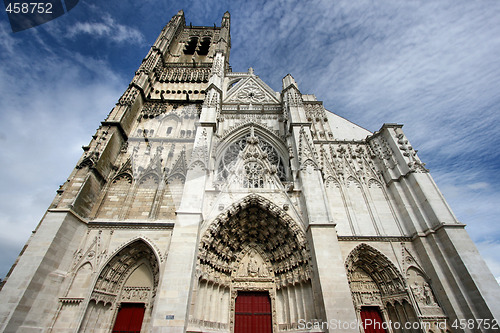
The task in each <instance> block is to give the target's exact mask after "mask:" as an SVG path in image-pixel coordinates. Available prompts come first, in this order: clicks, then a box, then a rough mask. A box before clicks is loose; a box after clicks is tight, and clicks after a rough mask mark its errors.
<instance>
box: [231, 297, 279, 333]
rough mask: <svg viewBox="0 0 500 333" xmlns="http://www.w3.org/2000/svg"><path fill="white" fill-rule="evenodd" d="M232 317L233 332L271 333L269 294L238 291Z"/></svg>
mask: <svg viewBox="0 0 500 333" xmlns="http://www.w3.org/2000/svg"><path fill="white" fill-rule="evenodd" d="M234 317H235V318H234V333H272V331H273V325H272V320H271V300H270V299H269V294H268V293H267V292H239V293H238V297H236V305H235V314H234Z"/></svg>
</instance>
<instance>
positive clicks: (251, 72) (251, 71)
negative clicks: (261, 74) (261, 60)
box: [248, 67, 254, 75]
mask: <svg viewBox="0 0 500 333" xmlns="http://www.w3.org/2000/svg"><path fill="white" fill-rule="evenodd" d="M248 74H250V75H254V74H253V68H252V67H250V68H249V69H248Z"/></svg>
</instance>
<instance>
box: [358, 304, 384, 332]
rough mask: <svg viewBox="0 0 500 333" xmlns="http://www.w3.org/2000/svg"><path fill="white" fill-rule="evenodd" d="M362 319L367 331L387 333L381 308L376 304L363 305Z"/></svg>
mask: <svg viewBox="0 0 500 333" xmlns="http://www.w3.org/2000/svg"><path fill="white" fill-rule="evenodd" d="M361 320H362V321H363V329H364V330H365V333H386V332H385V329H384V325H382V324H383V323H384V320H383V319H382V314H381V313H380V309H379V308H378V307H376V306H363V307H361Z"/></svg>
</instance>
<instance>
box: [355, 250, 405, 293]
mask: <svg viewBox="0 0 500 333" xmlns="http://www.w3.org/2000/svg"><path fill="white" fill-rule="evenodd" d="M358 268H362V269H363V270H364V271H365V272H366V273H368V274H369V276H370V277H371V278H372V279H373V281H374V282H375V283H376V284H377V285H378V287H379V288H380V293H381V295H382V297H394V296H401V297H403V298H405V297H407V296H408V295H407V292H406V289H405V282H404V279H403V277H402V275H401V273H400V272H399V271H398V269H397V268H396V266H394V264H393V263H391V261H390V260H389V259H388V258H387V257H386V256H385V255H383V254H382V253H380V252H379V251H377V250H376V249H374V248H373V247H371V246H369V245H367V244H360V245H358V246H357V247H356V248H354V249H353V250H352V251H351V253H350V254H349V256H348V257H347V259H346V269H347V275H348V278H349V281H353V278H354V277H353V274H354V272H355V271H356V270H357V269H358Z"/></svg>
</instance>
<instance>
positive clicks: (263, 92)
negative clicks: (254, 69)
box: [224, 75, 280, 104]
mask: <svg viewBox="0 0 500 333" xmlns="http://www.w3.org/2000/svg"><path fill="white" fill-rule="evenodd" d="M224 103H238V104H279V103H280V101H279V100H278V99H277V98H276V93H275V92H274V91H273V90H272V89H271V88H270V87H269V86H268V85H267V84H265V83H264V81H262V80H261V79H259V77H257V76H255V75H250V76H249V77H247V78H246V79H242V80H241V81H239V82H238V83H237V84H236V85H235V86H234V87H232V88H231V89H229V91H228V93H227V96H226V98H225V100H224Z"/></svg>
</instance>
